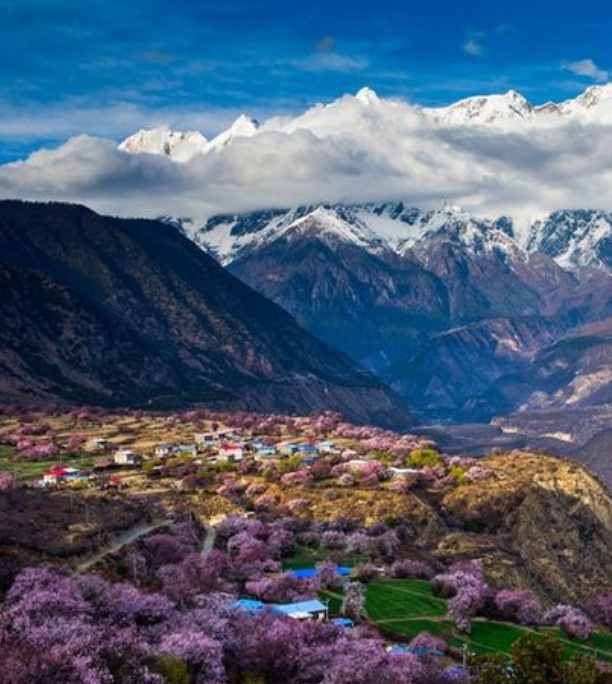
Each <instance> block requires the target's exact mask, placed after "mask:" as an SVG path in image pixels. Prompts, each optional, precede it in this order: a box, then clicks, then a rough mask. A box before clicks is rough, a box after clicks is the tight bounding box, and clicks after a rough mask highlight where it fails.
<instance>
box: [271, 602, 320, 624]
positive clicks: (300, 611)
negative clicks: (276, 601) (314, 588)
mask: <svg viewBox="0 0 612 684" xmlns="http://www.w3.org/2000/svg"><path fill="white" fill-rule="evenodd" d="M270 610H271V612H272V613H274V614H275V615H284V616H285V617H290V618H293V619H294V620H325V618H326V617H327V613H328V610H327V606H326V605H325V604H324V603H322V602H321V601H319V599H311V600H310V601H297V602H295V603H283V604H280V605H277V606H272V608H271V609H270Z"/></svg>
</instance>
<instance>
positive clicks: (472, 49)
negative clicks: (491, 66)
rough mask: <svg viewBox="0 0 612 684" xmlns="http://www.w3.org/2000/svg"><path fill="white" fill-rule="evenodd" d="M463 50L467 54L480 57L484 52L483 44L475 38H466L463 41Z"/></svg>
mask: <svg viewBox="0 0 612 684" xmlns="http://www.w3.org/2000/svg"><path fill="white" fill-rule="evenodd" d="M463 50H464V52H467V53H468V55H472V56H473V57H480V56H481V55H482V54H483V52H484V46H483V44H482V43H481V42H480V41H478V40H476V39H475V38H468V39H467V40H466V41H465V43H463Z"/></svg>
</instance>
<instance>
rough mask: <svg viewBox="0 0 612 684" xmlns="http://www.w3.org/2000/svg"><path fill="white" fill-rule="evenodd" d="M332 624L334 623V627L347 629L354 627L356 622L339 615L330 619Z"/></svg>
mask: <svg viewBox="0 0 612 684" xmlns="http://www.w3.org/2000/svg"><path fill="white" fill-rule="evenodd" d="M329 624H330V625H334V627H344V628H345V629H354V627H355V623H354V622H353V621H352V620H351V619H350V618H347V617H337V618H333V619H331V620H330V621H329Z"/></svg>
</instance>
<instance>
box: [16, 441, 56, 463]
mask: <svg viewBox="0 0 612 684" xmlns="http://www.w3.org/2000/svg"><path fill="white" fill-rule="evenodd" d="M15 449H16V452H17V453H16V456H17V458H24V459H26V460H28V461H46V460H48V459H50V458H54V457H55V456H57V455H59V453H60V447H59V446H58V445H57V444H56V443H55V442H51V441H49V440H31V439H20V440H19V441H18V442H17V444H16V446H15Z"/></svg>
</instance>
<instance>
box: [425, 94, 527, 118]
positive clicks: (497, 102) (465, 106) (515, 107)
mask: <svg viewBox="0 0 612 684" xmlns="http://www.w3.org/2000/svg"><path fill="white" fill-rule="evenodd" d="M424 111H426V112H427V113H428V114H429V115H431V116H432V118H433V119H434V120H436V121H438V122H439V123H444V124H451V125H464V124H497V123H500V122H506V121H527V120H529V119H531V118H532V117H533V116H534V113H535V112H536V111H537V110H535V108H534V106H533V105H532V104H531V103H530V102H528V101H527V100H526V99H525V98H524V97H523V96H522V95H521V94H520V93H517V92H516V91H515V90H509V91H508V92H507V93H505V94H503V95H488V96H481V97H468V98H465V99H463V100H459V102H455V103H454V104H452V105H450V107H438V108H429V109H426V110H424Z"/></svg>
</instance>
